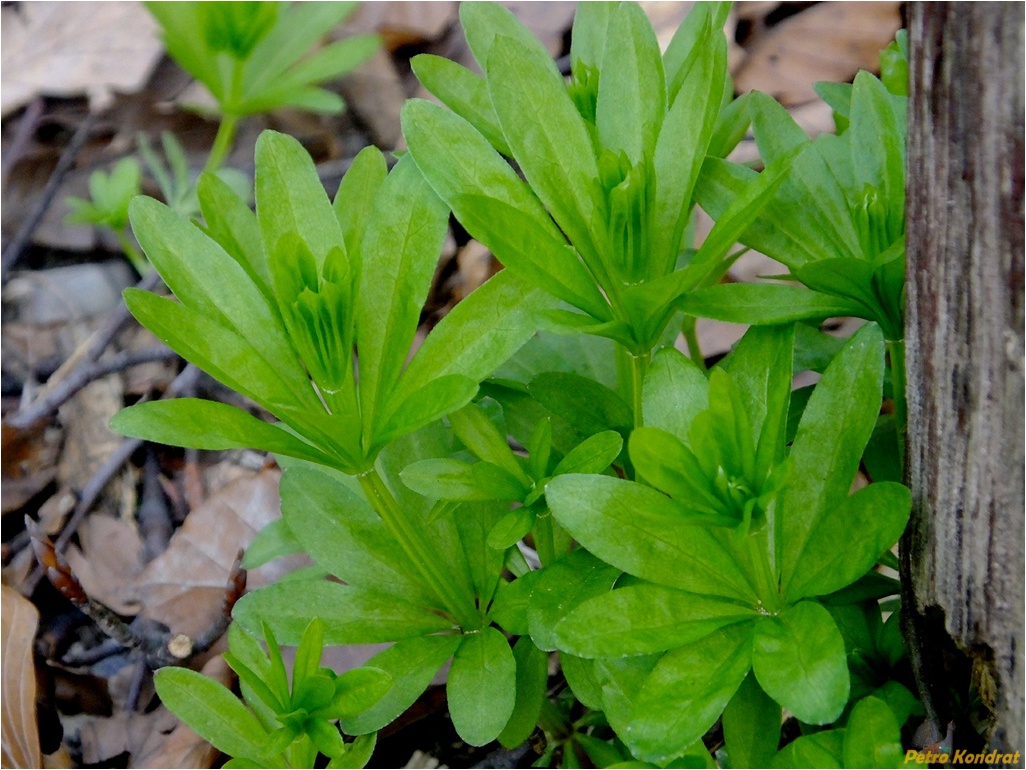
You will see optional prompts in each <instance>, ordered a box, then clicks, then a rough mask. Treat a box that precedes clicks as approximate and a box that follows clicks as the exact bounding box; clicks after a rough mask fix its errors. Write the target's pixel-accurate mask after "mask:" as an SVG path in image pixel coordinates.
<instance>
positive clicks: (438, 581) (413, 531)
mask: <svg viewBox="0 0 1026 770" xmlns="http://www.w3.org/2000/svg"><path fill="white" fill-rule="evenodd" d="M357 479H359V481H360V486H361V487H362V488H363V491H364V494H366V495H367V500H368V501H369V502H370V504H371V505H372V506H373V508H374V510H375V511H377V512H378V515H379V516H380V517H381V520H382V521H383V522H384V523H385V526H386V527H387V528H388V531H389V532H390V533H391V534H392V536H393V537H394V538H395V539H396V541H398V543H399V546H400V547H401V548H402V549H403V552H404V553H405V554H406V556H407V558H408V559H409V560H410V562H411V563H412V564H413V566H414V567H415V568H416V569H417V571H418V572H419V573H420V575H421V577H422V578H423V579H424V582H425V583H426V584H427V585H428V586H429V587H430V588H431V590H432V591H433V592H434V593H435V595H436V596H437V597H438V599H439V601H441V602H442V604H443V605H444V606H445V607H446V609H447V610H448V611H449V612H450V613H451V614H452V617H453V618H454V619H455V620H456V622H457V623H459V624H460V626H461V627H463V628H464V629H468V630H469V629H473V628H478V627H479V626H480V625H481V617H480V613H479V612H478V611H477V608H476V607H475V606H474V604H473V602H472V601H470V600H469V599H468V597H467V596H465V595H464V594H462V593H461V592H460V590H459V589H458V588H457V587H456V586H455V585H454V584H453V583H452V581H450V580H449V579H448V576H447V575H446V574H445V571H444V570H442V568H441V567H440V565H439V563H438V560H439V557H438V554H437V553H434V552H433V551H432V549H431V547H430V546H429V545H428V544H427V543H426V542H425V541H424V540H423V538H421V537H420V533H419V532H418V530H417V526H416V522H414V521H412V520H411V519H410V518H409V517H408V515H407V513H406V511H405V509H403V507H402V506H401V505H400V504H399V501H398V500H396V499H395V496H394V495H393V494H392V491H391V490H390V489H389V488H388V487H387V486H386V485H385V482H384V480H383V479H382V478H381V476H380V475H379V474H378V472H377V470H376V469H374V468H371V469H370V470H369V471H366V472H365V473H361V474H360V475H359V476H357Z"/></svg>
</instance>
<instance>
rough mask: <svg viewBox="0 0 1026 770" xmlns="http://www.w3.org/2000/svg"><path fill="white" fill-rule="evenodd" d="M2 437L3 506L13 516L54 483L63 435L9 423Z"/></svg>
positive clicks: (37, 427) (0, 496)
mask: <svg viewBox="0 0 1026 770" xmlns="http://www.w3.org/2000/svg"><path fill="white" fill-rule="evenodd" d="M0 435H2V438H0V445H2V448H3V452H2V454H3V463H2V468H3V470H2V475H0V490H2V494H0V498H2V504H0V505H2V510H3V512H4V513H10V512H11V511H17V510H19V509H20V508H21V507H22V506H23V505H24V504H25V503H27V502H28V501H29V500H30V499H32V498H33V497H35V496H36V495H37V494H39V493H40V492H42V491H43V489H45V488H46V486H47V485H48V484H49V483H50V482H51V481H53V479H54V476H55V475H56V468H55V467H54V463H55V461H56V460H57V455H58V453H59V451H60V446H61V432H60V430H58V429H51V428H48V427H46V426H35V427H29V428H25V429H21V428H12V427H11V426H9V425H7V424H6V423H5V424H4V425H3V429H2V434H0Z"/></svg>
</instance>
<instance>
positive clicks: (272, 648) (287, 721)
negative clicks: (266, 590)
mask: <svg viewBox="0 0 1026 770" xmlns="http://www.w3.org/2000/svg"><path fill="white" fill-rule="evenodd" d="M264 641H265V643H266V645H267V651H266V652H265V651H264V650H263V649H262V648H261V647H260V643H259V641H257V639H256V637H254V636H252V635H250V634H249V633H248V632H247V631H245V630H243V629H242V627H241V626H239V625H238V624H234V625H232V626H231V627H230V629H229V631H228V652H227V653H225V656H224V657H225V660H226V661H227V662H228V665H229V666H231V668H232V670H233V671H235V673H236V674H237V675H238V677H239V684H240V687H241V690H242V699H241V700H240V699H239V698H237V697H236V696H235V695H234V694H233V693H232V692H231V690H229V689H228V688H227V687H225V686H224V685H222V684H221V683H219V682H217V681H215V680H213V679H211V678H209V677H206V676H204V675H203V674H200V673H198V672H196V671H190V670H189V669H185V668H177V667H171V666H169V667H166V668H162V669H160V670H159V671H158V672H157V673H156V675H155V676H154V684H155V685H156V688H157V694H158V695H159V696H160V699H161V701H162V702H163V703H164V705H165V706H167V707H168V708H169V709H170V710H171V711H173V712H174V713H175V714H176V715H177V716H178V717H179V718H181V719H182V721H184V722H185V723H186V724H187V725H189V727H191V728H192V729H193V730H195V731H196V733H197V735H199V736H200V737H201V738H203V739H204V740H207V741H209V742H210V743H211V744H212V745H213V746H214V747H215V748H217V749H219V750H220V751H222V752H224V753H225V754H228V755H229V756H230V757H231V758H232V759H230V760H229V761H228V762H227V763H225V764H224V767H240V768H241V767H297V768H301V767H315V762H316V760H317V755H318V753H321V754H323V755H325V756H326V757H328V760H329V761H328V765H327V766H328V767H329V768H334V767H338V768H343V767H345V768H355V767H364V766H365V765H366V764H367V761H368V760H369V759H370V756H371V753H372V752H373V751H374V744H375V739H376V734H374V733H368V734H367V735H363V736H360V737H359V738H357V739H356V740H355V741H351V742H346V741H345V740H344V739H343V737H342V735H341V733H339V730H338V727H337V725H336V722H337V721H338V720H339V719H343V718H346V717H353V716H355V715H357V714H360V713H362V712H364V711H366V710H367V709H368V708H370V707H372V706H374V705H375V704H376V703H377V702H378V701H380V700H381V698H382V697H383V696H384V694H385V693H386V692H387V690H388V688H389V686H390V685H391V683H392V680H391V677H390V676H389V675H388V674H386V673H385V672H384V671H381V670H380V669H376V668H373V667H368V666H364V667H360V668H353V669H350V670H349V671H346V672H345V673H344V674H342V675H336V674H335V672H334V671H332V670H331V669H329V668H323V667H321V665H320V660H321V652H322V651H323V648H324V628H323V624H322V623H321V621H319V620H316V619H315V620H312V621H310V624H309V625H308V626H307V628H306V630H305V631H304V633H303V636H302V638H301V639H300V641H299V646H298V647H297V648H296V657H295V662H294V664H293V667H292V681H291V683H290V682H289V677H288V673H287V672H286V669H285V662H284V660H283V658H282V653H281V648H280V647H279V645H278V642H277V641H276V640H275V638H274V636H273V635H272V634H271V633H270V630H269V629H267V628H266V627H265V628H264Z"/></svg>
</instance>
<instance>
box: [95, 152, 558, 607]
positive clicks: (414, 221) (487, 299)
mask: <svg viewBox="0 0 1026 770" xmlns="http://www.w3.org/2000/svg"><path fill="white" fill-rule="evenodd" d="M256 166H257V180H256V198H257V213H256V215H255V216H254V214H253V213H252V212H251V211H250V210H249V209H248V208H247V207H246V206H245V204H244V203H243V202H242V200H241V199H239V198H238V197H237V196H236V195H235V194H234V193H233V192H232V191H231V190H230V189H228V188H227V186H226V185H225V184H224V183H223V182H221V181H220V180H219V179H217V178H216V177H214V176H212V175H207V176H205V177H204V178H203V179H202V180H201V182H200V186H199V195H200V203H201V205H202V207H203V211H204V216H205V219H206V221H207V226H206V227H207V232H208V233H209V234H206V233H204V232H203V231H202V230H201V229H200V228H199V227H197V226H195V225H193V224H192V223H190V222H187V221H185V220H184V219H182V218H181V217H179V216H178V215H176V214H175V213H174V212H172V211H170V210H169V209H168V208H167V207H165V206H163V205H162V204H160V203H157V202H156V201H153V200H150V199H145V198H139V199H137V200H136V201H135V202H133V204H132V214H131V216H132V224H133V227H134V229H135V231H136V233H137V234H138V237H139V240H140V242H141V243H142V245H143V248H144V249H145V251H146V253H147V255H148V256H149V258H150V261H151V262H152V263H153V265H154V266H155V267H156V268H157V270H158V271H159V272H160V274H161V276H162V277H163V278H164V280H165V281H166V283H167V285H168V286H169V287H170V288H171V289H172V291H174V293H175V295H176V296H177V298H178V300H179V301H177V302H176V301H174V300H171V299H167V298H162V297H159V296H157V295H154V294H150V293H146V292H140V291H134V290H129V291H127V292H126V295H125V298H126V302H127V303H128V306H129V309H130V310H131V311H132V312H133V314H134V315H135V316H136V317H137V318H138V319H139V320H140V322H141V323H143V325H145V326H146V327H147V328H149V329H150V330H152V331H153V332H154V333H156V334H157V335H158V336H159V337H161V338H162V339H164V340H165V341H166V342H167V343H168V344H169V345H170V346H171V347H172V348H174V349H175V350H176V351H177V352H179V353H180V354H181V355H182V356H183V357H184V358H186V359H187V360H189V361H192V362H193V363H195V364H197V365H198V366H200V367H201V368H202V369H204V370H205V371H207V372H209V373H210V374H212V375H213V376H215V377H216V378H218V379H219V380H221V381H222V382H224V383H225V384H226V385H228V386H229V387H232V388H234V389H235V390H237V391H238V392H239V393H242V394H243V395H245V396H248V397H249V398H251V399H252V400H254V401H255V402H257V403H259V404H261V405H263V406H264V407H265V408H266V409H267V410H268V411H269V412H271V413H272V414H274V415H275V416H276V417H277V418H278V419H280V420H281V421H282V423H283V425H284V427H278V426H274V425H270V424H268V423H264V422H262V421H260V420H258V419H256V418H254V417H252V416H250V415H249V414H247V413H246V412H243V411H241V410H239V409H235V408H233V407H230V406H227V405H225V404H219V403H215V402H211V401H203V400H197V399H178V400H170V401H162V402H154V403H148V404H142V405H139V406H136V407H132V408H129V409H127V410H125V411H123V412H122V413H121V414H120V415H119V416H118V417H117V418H116V419H115V422H114V425H115V427H116V428H117V429H118V430H120V431H122V432H124V433H127V434H130V435H137V436H142V437H146V438H148V439H150V440H154V441H160V442H162V443H169V444H177V445H184V446H196V447H200V448H206V449H226V448H232V447H240V446H252V447H256V448H259V449H265V450H269V451H273V452H276V453H279V454H282V455H287V456H292V457H299V458H301V459H305V460H309V461H311V462H314V463H318V464H321V465H326V466H328V467H331V468H338V469H340V470H343V471H345V472H346V473H349V474H353V475H356V476H358V478H359V479H360V483H361V484H362V485H363V487H364V489H365V491H366V492H367V494H368V497H369V498H370V499H371V500H372V501H373V502H374V504H375V507H376V508H377V509H378V511H379V513H380V515H381V516H382V519H383V520H384V521H385V522H386V524H387V525H388V527H389V528H390V529H391V531H392V534H393V535H394V536H395V537H396V539H397V540H398V542H399V543H400V544H401V545H402V548H403V551H404V552H405V553H406V555H407V556H408V557H409V558H410V560H411V562H412V563H413V564H415V565H417V569H418V570H420V571H421V572H422V577H423V578H424V579H425V580H426V581H427V582H428V584H429V585H431V586H432V590H433V591H434V592H435V594H436V599H438V600H439V601H441V603H442V605H441V606H442V607H443V608H444V609H446V610H447V611H448V612H450V613H452V614H453V616H454V618H455V619H457V620H458V622H459V623H460V624H473V623H476V622H477V621H476V619H475V618H476V617H477V616H476V614H474V613H472V612H471V610H470V609H469V608H468V606H467V602H466V601H465V600H464V599H462V598H458V597H456V596H455V594H454V589H453V587H452V581H451V580H450V579H448V578H447V577H446V576H445V575H444V574H443V571H442V570H441V569H440V567H438V565H437V564H436V563H435V560H434V559H433V558H432V557H429V555H428V554H429V553H430V550H429V548H428V546H427V544H426V543H425V542H423V540H422V538H421V537H419V536H417V534H416V528H417V525H416V524H415V523H413V522H410V521H407V520H404V518H405V514H404V511H403V509H402V508H401V507H400V506H399V505H398V504H396V503H395V500H394V497H393V495H392V493H391V492H390V491H389V489H388V487H387V485H386V484H385V482H384V481H383V480H382V479H381V477H380V475H379V474H378V473H377V471H376V470H375V468H374V461H375V459H376V458H377V456H378V453H379V452H380V451H381V449H382V448H383V447H384V446H385V445H387V444H388V443H389V442H390V441H392V440H394V439H395V438H397V437H400V436H402V435H405V434H408V433H411V432H413V431H415V430H417V429H418V428H420V427H422V426H424V425H427V424H428V423H430V422H432V421H434V420H437V419H438V418H439V417H441V416H443V415H445V414H447V413H448V412H451V411H454V410H455V409H458V408H459V407H460V406H463V405H464V404H466V403H467V402H468V401H469V400H470V399H471V398H472V397H473V396H474V394H475V392H476V390H477V383H478V381H479V380H480V379H481V378H483V377H484V376H485V375H486V374H488V373H489V372H490V371H491V370H492V369H493V368H494V367H495V366H496V365H497V364H498V363H499V362H501V361H502V360H504V359H505V358H507V357H508V356H509V355H510V354H511V353H512V352H513V351H514V350H516V348H518V347H519V346H520V345H521V344H523V342H524V340H525V339H526V338H527V337H528V336H529V335H530V334H531V333H532V332H533V329H534V325H533V322H532V321H531V320H530V317H531V313H532V311H533V310H535V309H536V308H537V307H539V306H540V305H541V304H542V303H543V302H544V301H545V299H544V297H543V296H542V295H541V294H540V293H539V292H536V291H531V290H530V289H527V288H526V287H524V286H523V285H521V284H520V283H519V282H518V281H517V280H516V279H515V277H514V276H513V275H512V274H510V275H500V276H497V277H496V278H495V279H493V280H492V281H490V282H489V283H488V284H486V285H485V286H484V287H483V290H482V291H481V292H479V293H476V294H475V295H473V299H472V300H470V301H468V302H466V303H464V304H462V305H461V306H460V309H459V311H458V312H454V313H452V314H450V315H449V316H448V317H447V318H446V319H445V320H444V321H443V322H442V323H441V324H439V326H438V327H437V328H436V329H435V331H434V332H433V333H432V335H430V336H429V338H428V340H427V341H426V342H425V344H424V345H423V346H422V347H421V348H420V350H419V352H418V354H417V355H416V356H415V357H414V358H413V359H412V361H411V362H410V364H409V366H407V367H406V368H405V369H404V368H403V365H404V362H405V360H406V358H407V351H408V350H409V347H410V345H411V343H412V342H413V337H414V334H415V332H416V328H417V324H418V321H419V315H420V307H421V304H422V303H423V300H424V298H425V297H426V295H427V291H428V287H429V285H430V282H431V278H432V275H433V274H434V268H435V263H436V261H437V255H438V252H439V250H440V248H441V243H442V239H443V238H444V235H445V230H446V210H445V208H444V206H443V205H442V204H441V202H440V201H438V199H437V198H436V197H435V196H434V195H433V193H431V191H430V189H429V188H427V186H426V184H425V183H424V182H423V180H422V179H421V177H420V173H419V171H418V170H417V168H416V166H415V165H414V164H413V161H412V159H403V160H401V161H400V162H399V163H398V164H397V166H396V167H395V169H393V171H392V172H391V173H389V174H388V175H387V176H386V167H385V162H384V158H383V157H382V156H381V154H380V152H378V151H377V150H375V149H368V150H365V151H364V152H363V153H361V154H360V156H358V158H357V159H356V161H355V162H354V164H353V166H352V168H351V170H350V171H349V173H348V174H347V175H346V177H345V178H344V179H343V181H342V184H341V185H340V188H339V194H338V195H337V196H336V198H335V204H334V206H333V205H332V203H331V202H330V201H329V200H328V198H327V196H326V195H325V194H324V190H323V188H322V187H321V184H320V181H319V179H318V177H317V174H316V170H315V168H314V166H313V163H312V162H311V160H310V157H309V156H308V155H307V154H306V152H305V150H303V148H302V147H301V146H300V145H299V144H298V142H296V141H295V140H293V139H290V138H288V137H286V136H284V135H281V134H275V133H273V132H267V133H265V134H264V135H263V136H262V137H261V139H260V141H259V143H258V146H257V160H256ZM497 307H502V308H503V309H504V313H503V315H502V316H501V322H500V316H499V315H498V313H497V312H496V310H495V308H497ZM354 347H358V348H359V351H360V355H359V377H357V376H356V370H355V366H356V359H355V356H354Z"/></svg>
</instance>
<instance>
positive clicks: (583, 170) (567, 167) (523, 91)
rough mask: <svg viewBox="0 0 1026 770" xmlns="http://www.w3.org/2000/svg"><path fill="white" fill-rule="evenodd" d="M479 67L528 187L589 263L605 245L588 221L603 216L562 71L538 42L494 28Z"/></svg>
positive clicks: (593, 167)
mask: <svg viewBox="0 0 1026 770" xmlns="http://www.w3.org/2000/svg"><path fill="white" fill-rule="evenodd" d="M485 70H486V72H487V76H488V89H489V92H490V93H491V95H492V104H493V105H494V107H495V113H496V115H497V116H498V118H499V123H500V124H501V125H502V131H503V133H504V134H505V136H506V140H507V142H508V143H509V146H510V149H511V150H512V151H513V155H514V157H515V158H516V160H517V163H518V164H520V167H521V169H522V170H523V172H524V175H525V176H526V177H527V181H528V182H529V183H530V185H531V189H532V190H534V192H535V193H536V194H537V195H538V197H539V198H540V199H541V201H542V203H543V204H545V208H547V209H548V210H549V211H550V212H551V213H552V216H553V218H554V219H555V220H556V222H557V223H558V224H559V226H560V228H561V229H562V230H563V231H564V232H565V233H566V234H567V235H568V236H569V237H570V241H571V242H572V243H573V244H574V246H576V247H577V249H578V251H580V252H581V255H582V256H583V257H584V258H585V261H586V262H588V264H589V265H591V266H592V269H593V270H594V269H596V267H597V265H598V262H597V261H596V260H601V258H602V255H603V253H604V251H605V249H604V247H603V245H602V243H601V242H600V240H599V239H598V238H597V237H596V235H595V233H594V229H593V228H594V223H596V222H603V221H605V203H604V199H603V195H602V189H601V187H600V185H599V181H598V179H599V175H598V165H597V163H596V161H595V153H594V151H593V149H592V144H591V139H590V138H589V136H588V131H587V129H586V128H585V126H584V122H583V121H582V119H581V116H580V114H579V113H578V112H577V108H576V107H574V104H573V102H572V101H571V99H570V96H569V95H568V94H567V90H566V86H565V85H564V83H563V77H562V76H561V75H560V74H559V70H557V69H556V65H555V64H554V63H553V61H552V59H551V58H550V57H549V56H548V54H547V53H545V52H544V49H542V48H540V45H535V46H528V45H526V44H524V43H523V42H521V41H520V40H516V39H513V38H510V37H506V36H502V35H499V36H497V37H496V38H495V40H494V42H493V43H492V46H491V49H490V50H489V53H488V63H487V65H486V66H485ZM527 115H544V116H545V120H525V119H524V117H525V116H527Z"/></svg>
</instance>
